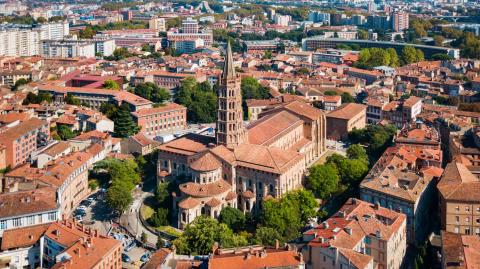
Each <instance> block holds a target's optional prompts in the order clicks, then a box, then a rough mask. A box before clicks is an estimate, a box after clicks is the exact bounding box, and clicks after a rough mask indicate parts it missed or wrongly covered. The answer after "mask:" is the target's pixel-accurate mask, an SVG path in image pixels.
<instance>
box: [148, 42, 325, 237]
mask: <svg viewBox="0 0 480 269" xmlns="http://www.w3.org/2000/svg"><path fill="white" fill-rule="evenodd" d="M217 94H218V114H217V123H216V134H215V137H212V136H204V135H199V134H192V133H191V134H187V135H185V136H182V137H180V138H178V139H176V140H173V141H171V142H168V143H165V144H163V145H161V146H160V147H159V153H158V154H159V155H158V165H157V166H158V167H157V174H158V178H159V180H178V179H180V178H181V179H183V182H185V180H186V183H182V184H180V185H179V189H180V191H179V193H174V208H173V210H174V212H176V213H178V227H179V228H181V229H183V228H184V227H185V226H186V225H187V224H188V223H190V222H192V221H193V220H194V219H195V217H197V216H199V215H201V214H203V215H208V216H211V217H213V218H217V217H218V216H219V214H220V211H221V210H222V209H223V208H224V207H226V206H230V207H235V208H238V209H240V210H242V211H243V212H253V213H256V212H258V210H259V208H260V207H261V203H262V201H263V200H264V199H271V198H277V197H281V196H282V195H283V194H285V193H286V192H288V191H291V190H295V189H298V188H302V182H303V179H304V175H305V171H306V169H307V167H308V166H309V165H311V164H312V163H313V162H315V161H316V160H317V159H318V158H319V157H320V156H321V155H322V154H323V153H324V151H325V137H326V119H325V114H324V113H323V112H322V111H321V110H319V109H316V108H314V107H312V106H311V105H310V104H308V103H306V102H303V101H299V100H292V101H290V102H283V103H281V104H279V105H278V106H275V107H271V108H269V109H267V110H265V111H263V112H262V113H261V114H260V115H259V119H258V120H256V121H255V122H252V123H250V124H248V125H247V126H245V123H244V121H243V111H242V94H241V89H240V77H239V76H237V74H236V72H235V68H234V63H233V56H232V50H231V47H230V44H229V45H228V47H227V51H226V58H225V63H224V67H223V74H222V77H221V81H220V87H219V88H218V92H217Z"/></svg>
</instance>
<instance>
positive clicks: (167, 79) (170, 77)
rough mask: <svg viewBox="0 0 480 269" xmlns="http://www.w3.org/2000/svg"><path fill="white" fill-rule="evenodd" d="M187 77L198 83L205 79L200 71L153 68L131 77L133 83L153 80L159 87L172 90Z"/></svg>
mask: <svg viewBox="0 0 480 269" xmlns="http://www.w3.org/2000/svg"><path fill="white" fill-rule="evenodd" d="M187 77H194V78H195V80H196V81H197V82H198V83H201V82H204V81H206V80H207V77H206V76H205V74H201V73H193V74H190V73H173V72H168V71H164V70H155V71H151V72H146V73H143V74H138V75H136V76H135V77H134V78H132V81H133V82H134V84H140V83H145V82H153V83H155V84H156V85H157V86H158V87H160V88H165V89H167V90H173V89H175V88H177V87H179V86H180V85H181V84H182V80H184V79H185V78H187Z"/></svg>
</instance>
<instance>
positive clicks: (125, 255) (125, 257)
mask: <svg viewBox="0 0 480 269" xmlns="http://www.w3.org/2000/svg"><path fill="white" fill-rule="evenodd" d="M122 262H132V259H130V256H128V255H127V254H125V253H122Z"/></svg>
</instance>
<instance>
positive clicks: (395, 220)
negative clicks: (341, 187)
mask: <svg viewBox="0 0 480 269" xmlns="http://www.w3.org/2000/svg"><path fill="white" fill-rule="evenodd" d="M406 227H407V220H406V216H405V215H404V214H402V213H399V212H395V211H393V210H391V209H387V208H384V207H381V206H379V205H378V204H370V203H367V202H364V201H361V200H358V199H355V198H351V199H349V200H348V201H347V202H346V203H345V204H344V205H343V206H342V208H341V209H340V210H339V211H338V212H337V213H336V214H335V215H333V216H332V217H330V218H329V219H328V220H326V221H324V222H323V223H321V224H319V225H318V226H316V227H314V228H313V229H311V230H308V231H306V232H305V233H304V234H303V240H304V241H306V242H307V244H306V246H305V247H304V248H303V251H302V253H303V256H304V259H305V262H306V269H314V268H325V269H327V268H328V269H330V268H332V269H337V268H338V269H373V268H378V269H387V268H391V269H399V268H401V266H402V263H403V257H404V256H405V251H406V248H407V240H406Z"/></svg>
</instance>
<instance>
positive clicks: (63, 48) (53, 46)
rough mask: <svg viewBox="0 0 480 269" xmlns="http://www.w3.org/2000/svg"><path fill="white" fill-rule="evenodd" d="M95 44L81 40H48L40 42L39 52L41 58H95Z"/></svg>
mask: <svg viewBox="0 0 480 269" xmlns="http://www.w3.org/2000/svg"><path fill="white" fill-rule="evenodd" d="M95 48H96V47H95V43H94V42H91V41H83V40H74V39H72V40H67V39H63V40H50V39H45V40H42V41H41V52H40V54H41V55H42V56H43V57H59V58H75V57H86V58H92V57H95Z"/></svg>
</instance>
